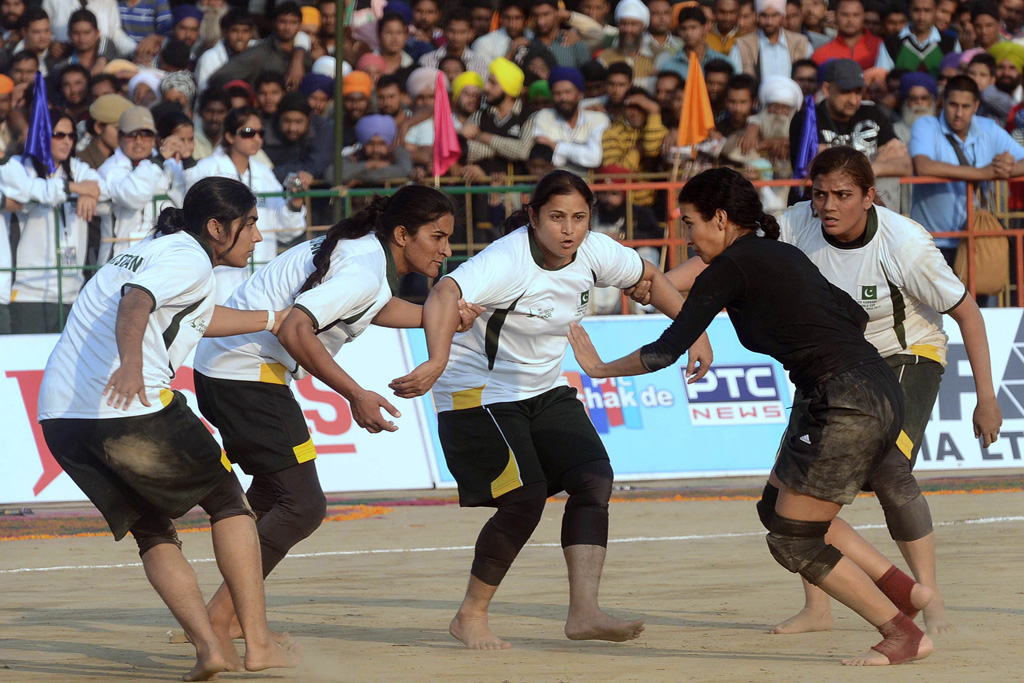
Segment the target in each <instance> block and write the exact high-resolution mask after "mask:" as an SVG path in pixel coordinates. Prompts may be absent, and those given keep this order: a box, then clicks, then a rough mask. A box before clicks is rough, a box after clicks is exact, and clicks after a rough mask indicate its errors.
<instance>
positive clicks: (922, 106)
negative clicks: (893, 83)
mask: <svg viewBox="0 0 1024 683" xmlns="http://www.w3.org/2000/svg"><path fill="white" fill-rule="evenodd" d="M938 99H939V86H938V83H936V82H935V79H934V78H932V76H931V75H930V74H926V73H924V72H921V71H912V72H910V73H905V74H903V75H902V76H900V101H902V102H903V106H902V107H901V108H900V118H899V120H897V121H896V122H895V123H894V124H893V130H894V131H895V132H896V137H897V138H899V139H900V141H901V142H903V144H905V145H909V144H910V129H911V128H912V127H913V125H914V122H915V121H917V120H918V119H919V118H921V117H922V116H935V103H936V102H937V101H938Z"/></svg>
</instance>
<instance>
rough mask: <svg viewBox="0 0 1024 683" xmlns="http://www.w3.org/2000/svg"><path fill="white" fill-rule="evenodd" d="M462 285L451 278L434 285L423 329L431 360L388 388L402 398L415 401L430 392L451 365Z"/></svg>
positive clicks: (394, 381) (426, 309) (425, 306)
mask: <svg viewBox="0 0 1024 683" xmlns="http://www.w3.org/2000/svg"><path fill="white" fill-rule="evenodd" d="M460 296H461V291H460V290H459V285H458V284H456V282H455V281H454V280H452V279H451V278H449V277H446V278H443V279H442V280H441V281H440V282H438V283H437V284H436V285H434V288H433V289H432V290H430V295H429V296H428V297H427V303H426V304H424V305H423V329H424V331H425V332H426V335H427V353H428V355H429V359H428V360H427V361H425V362H423V363H421V364H420V365H419V366H418V367H417V368H416V369H415V370H413V371H412V372H410V373H409V374H408V375H406V376H405V377H399V378H398V379H396V380H393V381H392V382H391V384H389V385H388V386H389V387H390V388H391V389H392V390H393V391H394V392H395V396H399V397H401V398H414V397H416V396H422V395H423V394H425V393H427V392H428V391H430V387H432V386H434V382H436V381H437V378H438V377H440V376H441V373H442V372H444V368H445V366H446V365H448V353H449V351H451V348H452V337H454V336H455V331H456V330H457V329H458V327H459V323H460V318H459V298H460Z"/></svg>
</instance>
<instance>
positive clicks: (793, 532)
mask: <svg viewBox="0 0 1024 683" xmlns="http://www.w3.org/2000/svg"><path fill="white" fill-rule="evenodd" d="M830 525H831V522H804V521H800V520H796V519H787V518H786V517H782V516H781V515H779V514H775V515H774V516H773V517H772V521H771V528H770V529H769V531H768V549H769V550H770V551H771V553H772V557H774V558H775V561H776V562H778V563H779V564H781V565H782V566H783V567H785V568H786V569H788V570H789V571H791V572H793V573H794V574H800V576H802V577H804V578H805V579H807V582H808V583H810V584H812V585H815V586H817V585H818V584H819V583H821V582H822V581H824V580H825V577H826V576H828V574H829V572H831V571H832V569H833V567H835V566H836V565H837V564H839V560H841V559H843V554H842V553H841V552H840V551H839V549H838V548H836V547H835V546H832V545H829V544H827V543H825V534H826V533H828V528H829V526H830Z"/></svg>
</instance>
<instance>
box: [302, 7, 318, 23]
mask: <svg viewBox="0 0 1024 683" xmlns="http://www.w3.org/2000/svg"><path fill="white" fill-rule="evenodd" d="M300 11H301V12H302V24H303V25H306V24H312V25H313V26H316V27H317V28H320V10H318V9H317V8H316V7H303V8H302V9H301V10H300Z"/></svg>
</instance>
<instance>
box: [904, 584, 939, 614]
mask: <svg viewBox="0 0 1024 683" xmlns="http://www.w3.org/2000/svg"><path fill="white" fill-rule="evenodd" d="M934 597H935V591H933V590H932V589H931V588H929V587H928V586H925V585H924V584H920V583H915V584H914V587H913V588H912V589H911V590H910V604H911V605H913V606H914V607H916V608H917V609H919V610H922V609H924V608H925V607H927V606H928V605H929V604H931V602H932V600H933V599H934Z"/></svg>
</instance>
